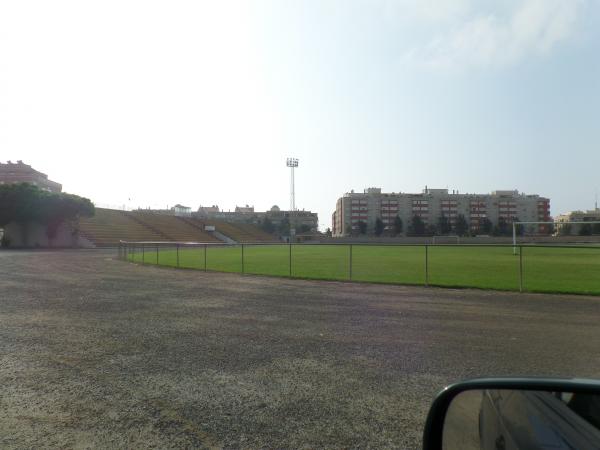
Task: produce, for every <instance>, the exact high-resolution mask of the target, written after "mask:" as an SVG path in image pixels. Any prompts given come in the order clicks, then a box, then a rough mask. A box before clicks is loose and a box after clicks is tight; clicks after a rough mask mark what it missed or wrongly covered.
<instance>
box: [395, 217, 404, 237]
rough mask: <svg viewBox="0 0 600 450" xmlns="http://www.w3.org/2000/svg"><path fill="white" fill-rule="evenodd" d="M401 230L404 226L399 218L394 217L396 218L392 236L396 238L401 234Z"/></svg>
mask: <svg viewBox="0 0 600 450" xmlns="http://www.w3.org/2000/svg"><path fill="white" fill-rule="evenodd" d="M403 228H404V224H403V223H402V219H401V218H400V216H396V218H395V219H394V236H397V235H399V234H400V233H402V229H403Z"/></svg>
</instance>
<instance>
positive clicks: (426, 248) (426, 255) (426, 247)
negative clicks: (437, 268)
mask: <svg viewBox="0 0 600 450" xmlns="http://www.w3.org/2000/svg"><path fill="white" fill-rule="evenodd" d="M425 286H429V246H428V245H427V244H426V245H425Z"/></svg>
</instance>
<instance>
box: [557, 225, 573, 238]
mask: <svg viewBox="0 0 600 450" xmlns="http://www.w3.org/2000/svg"><path fill="white" fill-rule="evenodd" d="M558 234H559V235H560V236H569V235H570V234H571V224H570V223H565V224H561V225H560V226H559V227H558Z"/></svg>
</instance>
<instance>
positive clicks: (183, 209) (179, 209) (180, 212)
mask: <svg viewBox="0 0 600 450" xmlns="http://www.w3.org/2000/svg"><path fill="white" fill-rule="evenodd" d="M171 211H173V214H174V215H176V216H191V215H192V208H190V207H189V206H183V205H180V204H179V203H178V204H176V205H175V206H173V207H172V208H171Z"/></svg>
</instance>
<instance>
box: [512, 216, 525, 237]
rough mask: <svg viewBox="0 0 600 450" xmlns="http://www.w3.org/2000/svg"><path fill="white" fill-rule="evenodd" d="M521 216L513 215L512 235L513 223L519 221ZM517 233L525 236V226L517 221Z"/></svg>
mask: <svg viewBox="0 0 600 450" xmlns="http://www.w3.org/2000/svg"><path fill="white" fill-rule="evenodd" d="M518 221H519V218H518V217H513V219H512V223H511V227H510V230H509V231H510V235H511V236H512V224H514V223H515V222H518ZM514 227H515V234H516V235H517V236H523V235H524V234H525V227H524V226H523V224H522V223H517V224H515V226H514Z"/></svg>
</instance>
